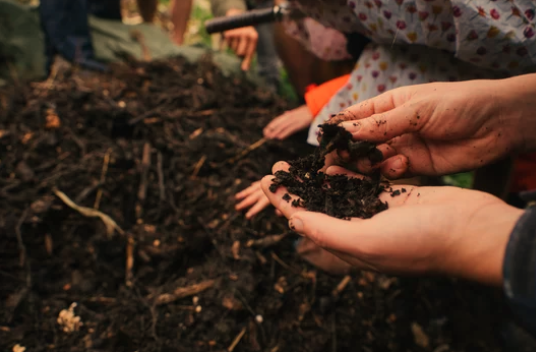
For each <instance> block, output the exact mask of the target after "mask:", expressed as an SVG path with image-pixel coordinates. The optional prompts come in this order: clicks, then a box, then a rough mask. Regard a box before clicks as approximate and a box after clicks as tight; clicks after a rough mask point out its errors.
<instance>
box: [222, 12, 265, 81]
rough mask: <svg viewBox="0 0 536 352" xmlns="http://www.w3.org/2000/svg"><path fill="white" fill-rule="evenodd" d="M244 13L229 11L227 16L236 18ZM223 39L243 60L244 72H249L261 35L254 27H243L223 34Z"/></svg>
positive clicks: (242, 67)
mask: <svg viewBox="0 0 536 352" xmlns="http://www.w3.org/2000/svg"><path fill="white" fill-rule="evenodd" d="M240 13H242V11H240V10H234V9H232V10H229V11H227V16H234V15H237V14H240ZM223 38H224V39H225V42H226V43H227V45H228V46H229V47H230V48H231V49H232V50H233V52H234V53H235V54H236V55H237V56H238V57H241V58H243V61H242V65H241V69H242V71H247V70H249V68H250V66H251V61H252V60H253V56H255V49H256V48H257V42H258V40H259V34H258V33H257V31H256V30H255V28H253V27H242V28H236V29H231V30H229V31H226V32H224V33H223Z"/></svg>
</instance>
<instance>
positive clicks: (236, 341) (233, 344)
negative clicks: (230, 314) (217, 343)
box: [227, 327, 246, 352]
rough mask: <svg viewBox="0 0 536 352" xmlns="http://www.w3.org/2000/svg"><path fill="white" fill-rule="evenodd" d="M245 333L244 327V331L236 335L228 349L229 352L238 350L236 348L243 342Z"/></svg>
mask: <svg viewBox="0 0 536 352" xmlns="http://www.w3.org/2000/svg"><path fill="white" fill-rule="evenodd" d="M245 333H246V328H245V327H244V328H242V331H240V332H239V333H238V335H236V337H235V339H234V340H233V342H232V343H231V345H230V346H229V347H228V348H227V351H228V352H233V351H234V349H235V348H236V346H237V345H238V343H239V342H240V340H242V337H244V334H245Z"/></svg>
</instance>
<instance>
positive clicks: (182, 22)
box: [171, 0, 193, 45]
mask: <svg viewBox="0 0 536 352" xmlns="http://www.w3.org/2000/svg"><path fill="white" fill-rule="evenodd" d="M192 2H193V0H174V1H173V3H172V4H171V22H172V23H173V27H174V29H173V31H174V33H173V36H174V38H175V42H176V43H177V44H179V45H180V44H182V42H183V40H184V34H185V33H186V27H187V25H188V19H189V18H190V13H191V12H192Z"/></svg>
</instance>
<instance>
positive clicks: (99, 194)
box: [93, 149, 112, 209]
mask: <svg viewBox="0 0 536 352" xmlns="http://www.w3.org/2000/svg"><path fill="white" fill-rule="evenodd" d="M111 153H112V150H111V149H108V150H107V151H106V154H105V155H104V161H103V164H102V172H101V177H100V182H99V185H104V181H105V180H106V173H107V172H108V164H109V163H110V154H111ZM101 198H102V188H101V186H99V189H98V190H97V196H96V197H95V203H94V204H93V209H99V206H100V201H101Z"/></svg>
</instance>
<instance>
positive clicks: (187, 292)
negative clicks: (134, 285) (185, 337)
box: [148, 280, 216, 306]
mask: <svg viewBox="0 0 536 352" xmlns="http://www.w3.org/2000/svg"><path fill="white" fill-rule="evenodd" d="M215 282H216V281H215V280H206V281H202V282H200V283H198V284H195V285H191V286H186V287H178V288H176V289H175V290H174V291H173V292H172V293H163V294H161V295H159V296H158V297H156V305H157V306H158V305H162V304H168V303H171V302H174V301H176V300H178V299H181V298H184V297H188V296H193V295H196V294H198V293H200V292H203V291H205V290H207V289H209V288H211V287H212V286H214V283H215ZM148 298H149V299H150V298H152V295H151V296H149V297H148Z"/></svg>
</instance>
